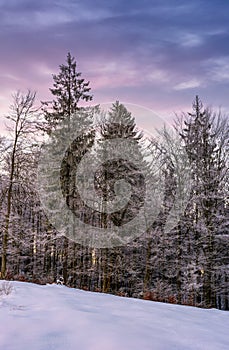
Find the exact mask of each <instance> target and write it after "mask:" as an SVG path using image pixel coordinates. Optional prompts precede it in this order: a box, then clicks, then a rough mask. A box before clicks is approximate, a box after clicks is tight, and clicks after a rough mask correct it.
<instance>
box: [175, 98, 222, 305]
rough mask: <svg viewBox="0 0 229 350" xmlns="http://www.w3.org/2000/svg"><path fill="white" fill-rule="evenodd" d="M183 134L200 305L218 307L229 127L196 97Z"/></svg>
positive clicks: (185, 120) (193, 255) (194, 262)
mask: <svg viewBox="0 0 229 350" xmlns="http://www.w3.org/2000/svg"><path fill="white" fill-rule="evenodd" d="M183 125H184V126H183V129H182V131H181V133H180V135H181V137H182V140H183V141H184V144H185V149H186V152H187V154H188V157H189V159H190V163H191V171H192V178H193V188H192V196H191V206H190V207H189V214H188V217H189V218H191V228H190V232H191V235H192V237H190V239H191V242H190V243H191V251H190V253H191V254H192V259H193V258H194V261H193V266H194V269H193V273H194V274H196V275H199V278H198V281H199V286H200V287H201V289H200V294H201V295H200V298H201V299H200V300H199V302H200V303H201V304H202V305H204V306H206V307H215V306H216V275H217V274H218V268H219V266H218V262H219V260H220V259H221V258H223V257H220V256H219V255H218V254H217V247H218V237H217V236H218V224H219V221H218V219H219V216H220V212H221V211H222V208H224V207H225V206H226V197H225V196H226V193H225V179H226V176H228V160H227V157H228V123H227V122H226V120H225V119H224V118H223V117H222V116H221V115H220V114H219V115H216V114H214V113H213V112H212V111H211V110H210V109H208V108H203V105H202V102H201V101H200V99H199V98H198V96H197V97H196V100H195V102H194V103H193V112H192V113H189V114H188V115H186V117H185V119H184V124H183Z"/></svg>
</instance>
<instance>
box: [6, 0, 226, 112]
mask: <svg viewBox="0 0 229 350" xmlns="http://www.w3.org/2000/svg"><path fill="white" fill-rule="evenodd" d="M228 41H229V3H227V2H225V1H223V0H219V1H217V2H211V1H205V0H193V1H192V2H191V3H187V2H184V1H183V0H174V1H172V2H171V1H170V0H165V1H163V2H162V1H161V0H142V1H139V0H132V1H131V2H126V1H122V0H110V1H107V0H93V1H92V0H84V1H77V0H66V1H62V0H46V1H45V0H39V1H36V2H35V1H30V0H21V1H16V0H7V1H5V0H4V1H3V0H0V46H1V60H0V85H1V86H0V95H1V96H6V99H7V98H10V92H12V91H14V90H16V89H18V88H20V89H22V90H26V89H27V88H32V89H34V90H37V91H38V98H39V99H45V96H47V98H48V95H49V87H51V85H52V74H53V73H56V72H58V66H59V64H61V63H64V61H65V58H66V54H67V52H68V51H71V53H72V54H73V55H74V56H75V57H76V60H77V64H78V69H79V71H81V72H82V76H83V77H84V78H85V79H86V80H90V82H91V88H92V92H93V95H94V96H95V99H97V102H99V101H98V100H99V99H101V100H104V99H108V100H111V99H117V98H119V99H120V100H122V99H125V100H128V101H130V102H136V103H139V104H142V103H145V104H147V106H149V107H152V104H153V105H155V106H156V107H157V108H161V109H165V108H166V109H167V108H169V106H171V109H173V108H176V107H177V106H179V105H180V106H184V105H185V104H186V103H187V101H189V100H190V99H191V100H192V98H193V94H194V93H195V92H196V91H197V90H199V89H201V92H202V93H203V94H205V93H206V94H209V97H210V98H211V97H212V96H216V95H217V94H219V91H220V89H221V93H220V95H219V97H218V100H217V101H219V104H221V105H224V104H225V105H227V104H228V102H227V98H226V93H225V92H224V91H225V89H226V87H225V84H226V83H227V82H228V79H229V78H228V77H229V73H228V69H229V67H228V63H227V62H228V57H229V45H227V43H228ZM214 83H216V84H217V89H216V87H215V86H214ZM219 87H220V88H219ZM122 97H123V98H122ZM220 99H221V100H220ZM160 106H161V107H160ZM0 110H1V104H0Z"/></svg>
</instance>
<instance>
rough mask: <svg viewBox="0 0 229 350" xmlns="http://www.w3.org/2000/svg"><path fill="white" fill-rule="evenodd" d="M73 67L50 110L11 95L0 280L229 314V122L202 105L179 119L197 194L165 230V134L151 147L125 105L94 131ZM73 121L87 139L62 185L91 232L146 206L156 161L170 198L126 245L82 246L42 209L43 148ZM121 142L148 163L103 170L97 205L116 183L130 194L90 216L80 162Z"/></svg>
mask: <svg viewBox="0 0 229 350" xmlns="http://www.w3.org/2000/svg"><path fill="white" fill-rule="evenodd" d="M76 68H77V67H76V62H75V59H74V58H73V57H72V56H71V55H70V54H68V56H67V61H66V64H65V65H64V64H63V65H61V66H60V72H59V74H57V75H54V76H53V79H54V86H53V88H52V89H50V91H51V93H52V94H53V96H54V100H53V101H52V103H51V105H50V103H46V102H43V103H42V107H41V108H35V97H36V95H35V94H34V93H33V92H31V91H28V92H27V93H26V94H23V93H20V92H18V93H17V94H15V95H14V96H13V103H12V107H11V110H10V113H9V116H8V119H9V120H10V128H11V130H10V134H9V135H10V136H9V137H8V138H3V137H1V138H0V162H1V164H0V252H1V257H0V262H1V278H6V279H19V280H26V281H34V282H37V283H52V282H55V281H56V280H57V279H58V278H60V277H63V280H64V283H65V284H66V285H68V286H71V287H76V288H83V289H86V290H91V291H101V292H106V293H114V294H118V295H122V296H132V297H140V298H142V297H143V298H145V299H150V300H157V301H164V302H173V303H180V304H187V305H195V306H200V307H217V308H219V309H224V310H229V269H228V266H229V231H228V229H229V225H228V222H229V221H228V213H229V207H228V140H229V135H228V121H227V119H226V118H225V117H224V116H223V115H221V113H220V112H219V113H214V112H213V111H212V110H210V109H209V108H205V107H204V106H203V105H202V102H201V100H200V99H199V98H198V97H196V99H195V101H194V103H193V111H192V112H191V113H183V114H182V115H181V116H178V117H176V123H175V126H174V134H175V137H176V139H178V140H179V147H180V148H181V150H182V149H183V151H185V154H186V155H187V159H188V163H189V172H190V174H189V176H190V179H191V187H190V193H189V199H188V203H187V205H186V209H185V210H184V212H183V213H182V215H180V218H179V221H178V222H177V223H176V225H175V226H174V227H172V228H171V229H170V230H167V229H166V222H167V219H168V217H169V213H170V212H171V208H172V206H173V203H174V201H175V198H176V191H177V186H179V181H180V179H179V177H178V176H177V173H176V164H175V163H176V155H177V153H176V152H177V151H176V152H175V146H176V141H175V138H174V136H171V135H170V134H169V133H168V132H166V131H165V130H164V131H163V133H162V139H163V140H164V141H163V142H164V144H163V143H162V144H157V142H156V141H155V140H154V139H152V140H150V145H149V143H148V146H146V142H145V139H144V135H143V134H142V133H141V132H139V130H138V129H137V126H136V123H135V119H134V118H133V116H132V115H131V113H130V112H129V111H128V110H127V109H126V107H125V106H124V105H122V104H120V103H119V102H116V103H114V104H113V106H112V108H111V109H110V111H109V112H108V113H107V114H106V115H105V116H103V118H101V119H100V120H99V124H98V126H97V127H96V128H95V126H94V125H95V115H96V113H97V112H98V110H99V107H98V106H97V107H93V108H92V107H90V108H89V107H80V106H79V102H80V101H85V102H87V101H90V100H91V99H92V95H90V88H89V82H85V80H84V79H83V78H82V77H81V73H78V72H77V69H76ZM73 118H74V119H75V120H77V118H78V122H79V125H82V124H83V125H84V126H85V128H86V129H87V130H88V131H87V132H86V133H84V134H83V135H80V136H79V137H78V139H76V140H75V141H74V142H73V143H72V144H71V145H70V147H69V148H68V150H67V151H66V153H65V156H64V158H63V161H62V164H61V171H60V181H61V188H62V193H63V196H64V197H65V199H66V203H67V205H68V207H69V208H70V210H72V211H74V212H75V213H77V215H78V217H79V218H80V219H81V220H82V221H84V222H86V223H87V224H88V223H89V224H91V225H93V226H94V227H98V228H108V227H110V226H111V225H112V224H114V225H116V226H117V227H122V225H124V224H125V223H127V222H129V221H130V220H132V218H134V217H135V216H136V215H137V213H138V212H139V211H140V210H141V208H142V207H143V204H144V200H145V188H146V185H147V181H148V179H151V178H152V177H153V176H155V175H154V164H153V163H154V161H155V159H157V163H156V164H160V165H161V174H162V175H163V179H164V193H163V199H162V205H161V207H160V210H159V212H158V215H157V218H156V220H154V221H153V223H152V225H150V227H148V229H147V230H146V232H145V233H144V234H142V235H141V236H140V237H135V238H134V239H133V240H132V241H130V242H129V243H128V244H125V245H119V246H114V247H110V248H107V247H104V248H99V247H93V246H87V245H83V244H79V243H76V241H74V240H71V239H68V238H67V237H63V236H61V235H60V233H59V232H58V231H57V230H56V229H55V227H53V226H52V224H51V223H50V221H49V219H48V217H47V216H46V212H45V211H44V210H43V209H42V206H41V203H40V200H39V195H38V190H37V175H36V174H37V165H38V162H39V156H40V143H41V142H42V140H43V138H44V137H46V136H45V135H50V134H51V133H52V131H54V130H57V129H58V127H59V125H60V123H61V122H62V121H66V122H67V125H68V127H69V128H70V127H71V119H73ZM117 137H120V138H123V139H126V140H131V141H132V142H133V143H134V144H135V145H136V147H137V149H139V152H142V154H143V158H142V160H141V161H140V162H139V167H138V168H136V166H134V165H133V164H132V163H130V162H129V161H127V160H126V159H125V157H123V158H122V159H117V160H116V161H110V162H109V161H106V162H105V163H102V166H101V167H100V168H99V169H98V171H97V172H96V174H95V182H94V183H95V188H96V193H97V195H98V198H100V199H101V202H100V203H99V205H101V208H103V207H104V205H106V203H107V201H109V200H113V199H114V198H115V195H116V194H117V193H116V190H117V188H116V187H115V186H116V185H115V183H116V182H117V181H118V180H121V179H125V181H126V182H127V183H128V184H129V186H130V188H131V191H132V192H133V193H132V195H131V196H130V198H129V202H128V203H127V204H125V206H124V207H123V208H122V209H119V210H117V211H115V212H114V213H107V212H106V211H104V210H103V211H102V210H97V211H95V210H94V211H92V210H90V208H88V206H86V205H85V203H84V202H83V201H82V198H81V197H80V196H79V195H77V194H76V185H75V184H74V173H75V171H76V169H77V164H78V163H79V161H80V159H81V158H82V157H83V156H84V155H85V154H86V152H87V151H88V150H90V148H91V146H92V145H93V144H94V143H97V148H96V155H95V156H96V157H98V159H100V160H101V159H103V150H102V148H101V144H102V143H103V142H105V141H106V140H112V139H115V138H117ZM166 145H170V146H169V147H168V146H167V147H166ZM173 151H174V152H173ZM145 152H148V153H147V154H148V156H147V157H144V155H145V154H146V153H145ZM149 155H150V156H149ZM143 169H144V172H143ZM143 173H144V174H147V175H146V176H143V175H142V174H143ZM155 183H156V180H155ZM152 205H153V204H152ZM101 208H100V209H101ZM103 209H104V208H103Z"/></svg>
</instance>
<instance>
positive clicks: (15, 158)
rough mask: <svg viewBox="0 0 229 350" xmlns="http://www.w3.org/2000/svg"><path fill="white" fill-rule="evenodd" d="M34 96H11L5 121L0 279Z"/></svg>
mask: <svg viewBox="0 0 229 350" xmlns="http://www.w3.org/2000/svg"><path fill="white" fill-rule="evenodd" d="M35 97H36V94H35V93H33V92H31V91H28V92H27V93H26V94H23V93H21V92H17V93H15V94H14V95H13V103H12V105H11V107H10V113H9V115H8V116H7V119H8V120H9V121H10V126H9V130H10V132H11V136H12V140H11V143H10V146H8V152H7V153H6V155H7V159H6V167H7V168H6V169H5V171H6V172H8V178H7V191H6V207H5V212H4V214H3V217H4V220H3V221H4V225H3V233H2V255H1V277H2V278H5V277H6V271H7V255H8V239H9V230H10V221H11V214H12V198H13V193H14V189H15V185H16V183H17V176H16V175H17V172H16V170H17V164H19V162H20V161H19V157H20V153H21V152H23V151H25V150H26V148H27V146H28V143H29V142H30V141H31V135H32V134H33V133H34V130H35V119H36V114H37V112H38V110H37V109H36V108H35V107H34V102H35Z"/></svg>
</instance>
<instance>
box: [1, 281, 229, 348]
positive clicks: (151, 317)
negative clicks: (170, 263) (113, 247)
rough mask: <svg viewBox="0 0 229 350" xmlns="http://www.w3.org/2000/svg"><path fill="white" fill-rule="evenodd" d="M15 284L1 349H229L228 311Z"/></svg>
mask: <svg viewBox="0 0 229 350" xmlns="http://www.w3.org/2000/svg"><path fill="white" fill-rule="evenodd" d="M0 283H2V282H0ZM12 284H13V288H14V289H13V292H12V293H11V294H10V295H9V296H5V297H3V298H1V299H0V349H1V350H52V349H55V350H175V349H176V350H188V349H193V350H199V349H204V350H223V349H225V350H228V349H229V312H226V311H219V310H215V309H212V310H204V309H198V308H194V307H188V306H178V305H171V304H163V303H156V302H152V301H144V300H138V299H130V298H122V297H116V296H112V295H108V294H102V293H92V292H85V291H81V290H77V289H70V288H67V287H64V286H57V285H46V286H40V285H35V284H30V283H23V282H12Z"/></svg>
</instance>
